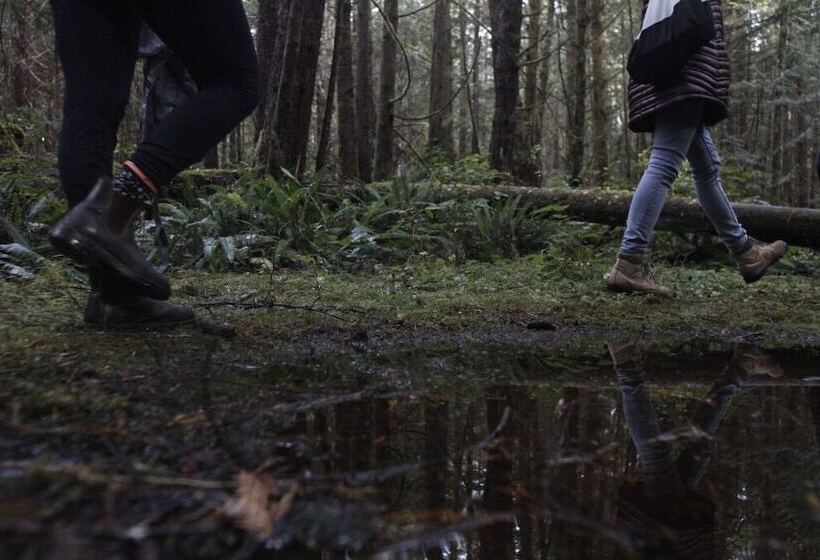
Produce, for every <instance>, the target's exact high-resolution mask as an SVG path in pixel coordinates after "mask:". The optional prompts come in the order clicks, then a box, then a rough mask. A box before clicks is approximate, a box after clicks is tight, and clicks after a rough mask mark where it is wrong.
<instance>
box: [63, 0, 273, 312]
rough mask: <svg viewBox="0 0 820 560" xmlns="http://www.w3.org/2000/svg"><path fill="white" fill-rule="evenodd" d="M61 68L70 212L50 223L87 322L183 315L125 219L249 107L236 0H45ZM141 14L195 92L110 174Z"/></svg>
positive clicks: (251, 77)
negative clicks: (77, 276)
mask: <svg viewBox="0 0 820 560" xmlns="http://www.w3.org/2000/svg"><path fill="white" fill-rule="evenodd" d="M51 8H52V14H53V18H54V29H55V38H56V45H57V50H58V53H59V57H60V62H61V65H62V68H63V74H64V76H65V97H64V106H63V122H62V128H61V131H60V141H59V150H58V152H59V153H58V167H59V172H60V180H61V183H62V187H63V190H64V192H65V195H66V198H67V199H68V203H69V207H70V209H69V211H68V212H67V213H66V215H65V216H64V217H63V218H62V219H61V220H60V221H59V222H58V223H57V225H56V226H55V227H54V229H53V230H52V231H51V236H50V237H51V241H52V243H53V244H54V246H55V247H56V248H57V249H58V250H59V251H61V252H63V253H64V254H66V255H68V256H69V257H71V258H73V259H75V260H77V261H78V262H80V263H82V264H84V265H85V266H87V267H88V269H89V277H90V283H91V291H92V296H91V298H89V304H88V306H87V308H86V313H85V320H86V322H87V323H89V324H92V325H97V326H105V327H118V326H139V327H143V328H154V327H158V328H161V327H169V326H175V325H178V324H182V323H186V322H190V321H192V320H193V318H194V314H193V311H192V310H191V309H188V308H185V307H180V306H176V305H172V304H170V303H168V302H167V301H166V300H167V299H168V298H169V297H170V295H171V288H170V284H169V283H168V281H167V280H166V279H165V278H164V277H163V276H162V274H160V273H159V272H158V271H157V270H156V269H154V268H153V267H152V266H151V265H150V264H149V263H148V261H147V259H146V258H145V255H144V254H143V253H142V251H141V250H140V249H139V247H138V246H137V244H136V241H135V239H134V234H133V229H132V224H133V222H134V220H135V219H136V218H137V216H138V215H139V214H140V213H141V212H142V211H143V210H145V209H146V208H149V207H151V206H153V205H155V203H156V200H157V197H158V196H159V194H160V191H161V189H162V188H163V187H164V186H165V185H167V184H168V182H169V181H170V180H171V179H172V178H173V177H174V176H175V175H176V174H177V173H179V172H180V171H182V170H183V169H185V168H186V167H188V166H190V165H191V164H193V163H195V162H197V161H199V160H200V159H201V158H202V157H203V156H204V155H205V153H206V152H207V151H208V150H209V149H210V148H211V147H212V146H214V145H216V144H217V143H218V142H219V141H220V140H221V139H222V138H223V137H224V136H225V135H226V134H227V133H228V132H230V131H231V129H233V128H234V127H235V126H236V125H237V124H238V123H239V122H241V121H242V119H244V118H245V117H246V116H248V115H249V114H250V113H251V112H252V111H253V109H254V108H255V106H256V103H257V62H256V53H255V51H254V46H253V40H252V38H251V33H250V28H249V26H248V21H247V18H246V15H245V10H244V7H243V4H242V1H241V0H213V1H211V2H204V3H203V2H197V1H194V0H174V1H169V0H141V1H139V2H138V1H136V0H123V1H121V2H107V1H105V0H51ZM142 21H144V22H145V23H146V24H147V25H148V26H150V28H151V29H152V30H153V31H154V32H155V33H156V34H157V36H158V37H159V38H160V39H161V40H162V41H163V42H164V43H165V44H166V45H168V47H169V48H170V49H171V50H172V51H173V52H174V53H175V54H176V55H177V56H178V57H179V59H180V60H181V61H182V63H183V65H184V67H185V68H186V69H187V70H188V72H190V74H191V76H192V77H193V79H194V81H195V82H196V86H197V91H196V93H195V94H193V95H191V96H190V97H188V98H187V99H185V101H184V102H182V103H181V104H180V105H179V106H178V107H176V108H175V109H174V110H173V111H172V112H171V113H170V114H168V115H167V116H166V117H165V118H163V119H162V120H161V121H160V122H159V123H157V124H156V126H155V127H153V128H152V129H151V130H150V132H148V134H147V135H146V137H145V138H144V139H143V140H142V141H141V142H140V143H139V145H138V146H137V148H136V150H135V151H134V153H133V154H132V155H131V156H130V157H129V158H128V160H126V161H125V162H124V164H123V167H122V169H120V170H119V171H118V172H117V173H116V174H114V175H113V177H112V171H113V169H112V168H113V154H114V148H115V146H116V141H117V138H116V134H117V129H118V127H119V124H120V121H121V120H122V118H123V115H124V112H125V107H126V105H127V103H128V98H129V93H130V89H131V81H132V78H133V75H134V66H135V63H136V59H137V54H138V46H139V39H140V29H141V22H142Z"/></svg>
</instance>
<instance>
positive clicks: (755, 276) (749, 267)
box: [735, 237, 789, 284]
mask: <svg viewBox="0 0 820 560" xmlns="http://www.w3.org/2000/svg"><path fill="white" fill-rule="evenodd" d="M788 250H789V246H788V245H787V244H786V242H785V241H775V242H774V243H763V242H762V241H758V240H757V239H753V238H751V237H750V238H749V242H748V243H747V245H746V248H745V249H743V250H742V251H740V252H739V253H736V254H735V260H736V261H737V268H738V270H739V271H740V274H741V275H742V276H743V280H745V281H746V283H747V284H751V283H752V282H757V281H758V280H760V279H761V278H763V276H764V275H765V274H766V270H767V269H768V268H769V267H770V266H772V265H773V264H774V263H776V262H777V261H779V260H780V259H781V258H782V257H783V255H785V254H786V251H788Z"/></svg>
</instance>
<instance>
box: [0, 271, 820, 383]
mask: <svg viewBox="0 0 820 560" xmlns="http://www.w3.org/2000/svg"><path fill="white" fill-rule="evenodd" d="M609 265H610V263H608V262H603V261H577V260H572V259H562V260H558V261H557V260H556V259H555V258H546V257H544V256H540V255H536V256H530V257H524V258H519V259H513V260H499V261H497V262H494V263H477V262H468V263H466V264H462V265H453V264H449V263H444V262H442V261H440V260H435V259H419V260H417V261H415V262H412V263H410V264H406V265H404V266H396V267H390V266H384V267H378V269H377V270H375V271H370V272H359V273H352V272H343V271H339V270H333V269H327V268H310V267H307V268H302V269H300V270H284V271H276V272H273V273H208V272H198V271H197V272H195V271H178V272H175V273H174V274H173V276H172V283H173V286H174V290H175V301H177V302H179V303H184V304H188V305H192V306H194V307H196V308H197V310H198V314H199V316H200V317H209V318H212V319H216V320H218V321H220V322H225V323H228V324H230V325H232V326H233V327H235V331H236V334H237V336H236V337H235V338H230V339H219V338H217V337H214V336H212V335H208V334H204V333H202V332H199V331H198V330H197V329H196V328H194V327H190V328H186V329H181V330H179V331H177V332H172V333H106V334H104V335H103V334H101V333H100V332H98V331H96V330H92V329H89V328H86V327H85V326H84V325H83V323H82V307H83V305H84V298H85V288H84V285H83V284H82V283H81V282H79V281H77V280H76V279H74V280H72V279H70V278H71V276H70V275H67V274H66V273H65V267H62V266H61V265H59V264H58V265H53V266H51V267H50V269H48V270H46V271H45V272H44V273H42V274H40V276H39V277H38V278H37V280H35V281H34V282H32V283H28V284H7V285H5V286H4V289H3V298H2V300H0V336H2V339H3V340H4V343H3V345H2V347H0V363H2V364H3V365H4V368H5V369H15V370H18V371H19V370H28V371H37V370H43V369H53V368H65V367H69V366H71V367H74V368H80V369H86V368H91V369H98V368H103V369H108V370H111V369H120V368H123V367H128V364H130V362H131V361H132V360H133V358H134V356H139V355H143V356H145V355H151V354H154V355H157V353H158V352H159V353H160V354H163V355H167V356H168V359H169V360H171V362H173V361H175V359H174V358H173V356H190V355H191V353H192V352H193V353H194V354H195V353H196V352H198V351H199V350H197V349H198V348H202V347H208V348H216V347H219V348H220V349H221V350H222V351H225V352H227V354H232V353H233V354H236V355H237V356H241V360H243V361H245V362H246V363H265V362H267V361H268V360H269V359H270V358H272V357H274V356H281V355H283V354H290V355H292V357H294V358H298V357H299V356H305V355H315V354H317V353H320V354H334V353H351V352H353V353H359V352H363V351H368V350H378V351H382V352H384V351H386V349H387V348H391V347H392V348H407V347H408V346H415V347H420V346H423V345H424V344H430V343H448V342H449V343H451V344H456V345H457V344H461V343H464V342H465V341H470V340H495V341H498V342H502V343H509V344H516V342H517V341H540V342H541V343H545V344H548V345H550V346H561V345H567V344H569V345H573V344H575V343H577V341H578V340H582V339H584V340H598V341H600V340H604V339H607V338H619V339H623V338H630V337H637V336H651V337H652V338H653V339H655V340H664V339H667V340H685V339H689V338H693V337H696V338H709V339H721V340H730V339H733V338H747V339H748V338H755V339H760V340H765V341H767V343H769V344H776V345H780V346H784V345H816V344H820V282H818V281H817V277H816V276H813V275H797V274H792V273H775V274H773V275H770V276H767V277H766V278H764V279H763V280H761V281H760V282H758V283H756V284H752V285H748V286H747V285H746V284H744V283H743V280H742V279H741V277H740V276H739V274H737V272H736V271H735V270H733V269H732V268H730V267H729V266H726V265H717V264H716V265H713V266H697V267H693V266H671V265H664V264H659V265H658V266H657V267H656V273H657V276H658V278H659V280H660V281H661V282H662V283H665V284H667V285H670V286H673V287H674V288H675V289H676V291H677V292H676V296H675V297H674V298H672V299H665V298H660V297H656V296H641V295H629V294H618V293H613V292H610V291H608V290H606V289H605V288H604V283H603V276H604V274H605V273H606V271H607V268H608V266H609ZM163 348H164V349H167V350H168V352H167V353H166V352H161V349H163ZM143 359H144V358H143ZM186 363H187V362H186V361H185V359H184V358H183V359H181V361H180V364H181V367H185V364H186Z"/></svg>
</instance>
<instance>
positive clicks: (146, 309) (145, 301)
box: [83, 270, 196, 330]
mask: <svg viewBox="0 0 820 560" xmlns="http://www.w3.org/2000/svg"><path fill="white" fill-rule="evenodd" d="M88 278H89V282H90V284H91V293H90V294H89V296H88V303H87V304H86V307H85V314H84V317H83V319H84V321H85V323H86V324H87V325H89V326H91V327H95V328H99V329H104V330H166V329H173V328H176V327H180V326H183V325H187V324H190V323H193V322H194V320H195V319H196V316H195V314H194V310H193V309H191V308H190V307H183V306H181V305H173V304H171V303H168V302H166V301H160V300H155V299H151V298H147V297H144V296H140V295H135V294H134V293H133V291H134V287H133V286H131V285H130V284H128V283H127V282H124V281H122V280H121V279H119V278H115V277H112V276H111V275H110V274H106V273H105V272H102V271H99V270H91V271H89V273H88Z"/></svg>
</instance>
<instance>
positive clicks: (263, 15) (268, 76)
mask: <svg viewBox="0 0 820 560" xmlns="http://www.w3.org/2000/svg"><path fill="white" fill-rule="evenodd" d="M290 3H291V0H259V8H258V15H257V18H258V19H257V26H256V28H257V35H256V51H257V54H258V58H259V105H258V106H257V109H256V131H255V133H254V140H258V139H259V135H260V134H261V132H262V129H263V128H264V127H265V119H266V111H267V106H268V95H269V92H270V94H272V95H276V93H277V92H278V89H279V77H280V73H281V71H282V61H283V59H284V53H285V38H286V36H287V22H288V14H289V13H290Z"/></svg>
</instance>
